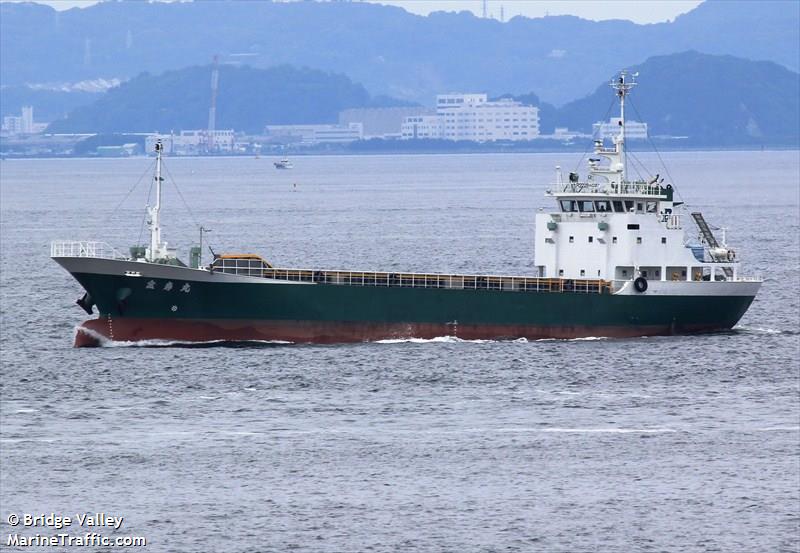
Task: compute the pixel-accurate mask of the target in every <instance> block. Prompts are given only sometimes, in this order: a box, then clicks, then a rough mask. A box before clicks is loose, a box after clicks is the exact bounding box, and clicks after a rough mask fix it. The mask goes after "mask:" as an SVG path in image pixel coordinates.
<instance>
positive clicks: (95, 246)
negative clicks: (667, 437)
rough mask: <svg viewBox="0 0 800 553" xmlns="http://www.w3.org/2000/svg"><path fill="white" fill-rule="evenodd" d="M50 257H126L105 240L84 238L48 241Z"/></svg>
mask: <svg viewBox="0 0 800 553" xmlns="http://www.w3.org/2000/svg"><path fill="white" fill-rule="evenodd" d="M50 257H98V258H102V259H127V258H126V257H125V256H124V255H122V254H121V253H119V252H118V251H117V250H115V249H114V248H113V247H112V246H110V245H109V244H107V243H105V242H96V241H85V240H54V241H53V242H51V243H50Z"/></svg>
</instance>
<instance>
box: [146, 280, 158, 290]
mask: <svg viewBox="0 0 800 553" xmlns="http://www.w3.org/2000/svg"><path fill="white" fill-rule="evenodd" d="M145 288H146V289H147V290H155V289H156V281H155V280H148V281H147V286H145Z"/></svg>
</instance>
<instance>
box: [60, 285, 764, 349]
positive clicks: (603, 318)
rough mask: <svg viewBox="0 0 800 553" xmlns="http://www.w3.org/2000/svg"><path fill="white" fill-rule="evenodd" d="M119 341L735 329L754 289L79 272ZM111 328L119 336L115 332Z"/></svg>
mask: <svg viewBox="0 0 800 553" xmlns="http://www.w3.org/2000/svg"><path fill="white" fill-rule="evenodd" d="M73 276H74V277H75V278H76V279H77V280H78V281H79V282H80V283H81V285H83V287H84V288H85V289H86V290H87V291H88V293H89V294H90V295H91V297H92V299H93V300H94V302H95V303H96V305H97V307H98V309H99V311H100V314H101V318H100V319H99V320H95V322H91V323H87V325H86V328H87V329H89V330H91V332H90V333H89V334H97V333H99V334H101V335H103V336H105V337H109V338H113V339H115V340H141V339H166V340H190V341H193V340H217V339H219V340H237V339H241V340H262V339H264V340H289V341H304V342H306V341H307V342H338V341H362V340H379V339H386V338H410V337H422V338H425V337H434V336H442V335H453V336H458V337H461V338H468V339H472V338H487V339H491V338H520V337H525V338H575V337H583V336H637V335H657V334H674V333H685V332H698V331H714V330H723V329H729V328H731V327H733V326H734V325H735V324H736V322H737V321H738V320H739V319H740V318H741V316H742V315H743V314H744V312H745V311H746V310H747V308H748V307H749V305H750V303H751V302H752V300H753V296H749V295H742V296H731V295H685V296H681V295H661V296H658V295H619V294H610V293H577V292H529V291H503V290H486V289H479V290H472V289H440V288H412V287H382V286H355V285H335V284H302V283H262V282H259V283H253V282H201V281H179V280H176V281H174V282H173V281H171V280H166V279H148V278H142V277H128V276H117V275H109V274H98V273H74V274H73ZM112 334H113V335H112Z"/></svg>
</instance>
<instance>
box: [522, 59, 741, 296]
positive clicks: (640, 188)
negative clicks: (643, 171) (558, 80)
mask: <svg viewBox="0 0 800 553" xmlns="http://www.w3.org/2000/svg"><path fill="white" fill-rule="evenodd" d="M633 77H635V75H630V74H628V73H627V72H624V71H623V72H622V73H621V74H620V77H619V78H618V79H617V80H615V81H613V82H612V83H611V86H612V87H613V88H614V89H615V90H616V94H617V95H618V97H619V100H620V117H619V121H620V123H621V124H620V125H619V126H620V128H621V132H619V133H615V134H614V135H613V138H612V142H613V147H611V148H608V147H606V145H605V144H604V143H603V141H602V140H595V143H594V156H592V157H590V158H589V173H588V176H587V178H586V179H583V180H582V179H581V178H580V176H579V175H578V174H577V173H569V175H568V177H567V178H566V179H564V178H562V175H561V170H560V168H557V175H556V185H555V189H554V190H549V191H548V192H547V194H548V195H549V196H550V197H552V198H553V199H554V200H555V202H556V206H557V210H556V211H554V212H551V213H539V214H537V215H536V241H537V242H536V247H535V264H536V266H537V269H538V272H539V276H542V277H556V278H557V277H563V278H567V279H582V278H586V279H591V278H601V279H604V280H608V281H615V283H616V288H618V289H620V288H623V287H625V283H626V282H629V281H636V282H635V285H636V291H637V292H639V293H642V292H644V291H645V290H647V288H648V282H650V283H651V284H650V288H651V292H653V288H655V289H656V290H658V289H662V290H663V289H666V288H668V287H667V286H665V285H664V284H662V285H660V286H659V285H655V282H661V283H680V282H683V283H689V282H692V283H705V282H715V283H718V282H722V281H724V282H729V283H730V282H734V281H744V280H747V279H743V278H741V277H740V275H739V259H738V258H737V256H736V254H735V252H734V251H733V250H732V249H730V248H728V247H727V245H726V244H725V243H724V235H723V239H722V243H719V242H717V239H716V237H714V235H713V233H712V231H711V229H710V228H709V227H708V225H707V224H706V222H705V220H704V219H703V216H702V215H701V214H700V213H691V214H688V213H686V209H685V207H681V208H679V206H681V205H682V204H683V202H678V201H675V198H674V190H673V187H672V185H670V184H664V179H663V178H660V177H659V175H655V176H653V177H651V178H650V179H649V180H637V181H630V180H628V179H627V178H626V174H625V170H626V157H625V139H626V138H627V132H626V124H625V96H626V95H627V94H628V93H629V92H630V90H631V88H632V87H633V86H635V85H636V83H635V81H634V79H633ZM689 217H691V218H693V219H694V221H695V222H696V223H697V227H698V228H699V230H700V232H699V238H697V239H696V240H695V241H694V242H692V241H691V239H689V240H688V241H687V237H686V236H684V227H685V225H686V224H687V223H688V224H691V222H690V221H688V219H689ZM750 280H751V281H752V279H750ZM627 288H630V287H629V286H628V287H627ZM641 288H643V290H642V289H641ZM673 288H675V287H674V286H673ZM686 289H687V287H686V286H684V287H682V290H683V292H682V293H687V292H686ZM693 289H694V292H693V293H700V292H697V290H698V289H697V288H693ZM709 290H710V289H709V288H707V287H706V288H705V292H702V293H712V292H710V291H709ZM717 290H721V288H717ZM726 293H731V292H726Z"/></svg>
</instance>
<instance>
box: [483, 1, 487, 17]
mask: <svg viewBox="0 0 800 553" xmlns="http://www.w3.org/2000/svg"><path fill="white" fill-rule="evenodd" d="M483 18H484V19H486V0H483Z"/></svg>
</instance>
